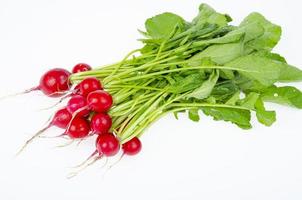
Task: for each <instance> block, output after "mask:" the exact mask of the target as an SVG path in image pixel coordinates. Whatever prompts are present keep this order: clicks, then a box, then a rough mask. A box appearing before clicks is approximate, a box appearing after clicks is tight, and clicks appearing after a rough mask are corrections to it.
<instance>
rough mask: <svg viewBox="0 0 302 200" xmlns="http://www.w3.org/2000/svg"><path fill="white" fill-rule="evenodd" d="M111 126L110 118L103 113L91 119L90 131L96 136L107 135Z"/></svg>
mask: <svg viewBox="0 0 302 200" xmlns="http://www.w3.org/2000/svg"><path fill="white" fill-rule="evenodd" d="M111 125H112V120H111V117H110V116H109V115H108V114H105V113H96V114H94V115H93V116H92V118H91V123H90V126H91V129H92V131H93V132H95V133H97V134H104V133H108V131H109V130H110V128H111Z"/></svg>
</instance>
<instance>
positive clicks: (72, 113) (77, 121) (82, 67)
mask: <svg viewBox="0 0 302 200" xmlns="http://www.w3.org/2000/svg"><path fill="white" fill-rule="evenodd" d="M88 70H91V67H90V66H89V65H87V64H84V63H80V64H77V65H76V66H74V68H73V70H72V73H79V72H84V71H88ZM70 75H71V73H70V72H68V71H67V70H65V69H60V68H56V69H51V70H49V71H48V72H46V73H45V74H44V75H43V76H42V77H41V80H40V84H39V86H38V87H35V88H33V89H31V90H28V91H26V92H29V91H34V90H40V91H42V92H43V93H44V94H45V95H47V96H49V97H61V96H63V95H65V97H66V96H67V97H70V99H69V100H68V103H67V105H66V107H64V108H62V109H59V110H58V111H57V112H56V113H55V114H54V116H53V118H52V120H51V122H50V123H49V124H48V125H47V126H46V127H45V128H44V129H42V130H41V131H39V132H38V133H37V134H35V135H34V136H33V137H32V138H31V139H30V140H28V141H27V142H26V144H28V143H29V142H31V141H32V140H33V139H34V138H36V137H38V136H40V135H41V134H42V133H43V132H44V131H45V130H46V129H48V128H49V127H51V126H56V127H59V128H62V129H65V132H64V133H63V134H62V135H60V136H68V137H69V138H70V139H73V140H76V139H85V138H86V137H88V136H90V135H93V134H97V135H98V137H97V139H96V151H95V152H94V154H93V155H95V154H98V156H99V157H102V156H107V157H109V156H114V155H116V154H117V153H118V152H119V150H120V146H121V145H120V142H119V140H118V138H117V137H116V136H115V135H114V134H113V133H112V132H110V130H111V125H112V120H111V117H110V115H109V114H108V113H107V112H108V111H109V110H110V108H111V107H112V105H113V99H112V96H111V95H110V94H109V93H108V92H106V91H104V90H103V87H102V84H101V82H100V81H99V80H98V79H96V78H94V77H89V78H86V79H84V80H82V81H81V82H80V83H78V85H76V86H75V87H73V89H71V88H72V87H71V83H70V81H69V76H70ZM24 147H25V146H24ZM122 150H123V155H124V154H126V155H135V154H137V153H139V151H140V150H141V142H140V140H139V139H138V138H137V137H135V138H133V139H131V140H130V141H128V142H127V143H124V144H122Z"/></svg>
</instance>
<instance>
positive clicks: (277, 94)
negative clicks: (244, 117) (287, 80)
mask: <svg viewBox="0 0 302 200" xmlns="http://www.w3.org/2000/svg"><path fill="white" fill-rule="evenodd" d="M261 98H262V99H263V101H268V102H273V103H278V104H282V105H289V106H293V107H296V108H300V109H302V92H301V91H300V90H299V89H297V88H295V87H291V86H284V87H276V86H272V87H269V88H267V89H266V90H265V91H264V92H263V93H262V94H261Z"/></svg>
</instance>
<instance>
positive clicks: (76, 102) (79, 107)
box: [67, 95, 89, 116]
mask: <svg viewBox="0 0 302 200" xmlns="http://www.w3.org/2000/svg"><path fill="white" fill-rule="evenodd" d="M86 107H87V102H86V98H85V97H83V96H81V95H74V96H72V97H71V98H70V99H69V101H68V103H67V110H68V111H69V112H70V113H72V114H74V113H76V114H75V115H77V116H86V115H88V114H89V110H88V108H87V109H85V108H86Z"/></svg>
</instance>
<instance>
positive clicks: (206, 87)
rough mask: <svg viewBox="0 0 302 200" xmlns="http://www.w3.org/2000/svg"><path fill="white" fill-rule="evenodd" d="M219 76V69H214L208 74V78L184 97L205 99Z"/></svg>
mask: <svg viewBox="0 0 302 200" xmlns="http://www.w3.org/2000/svg"><path fill="white" fill-rule="evenodd" d="M218 78H219V71H218V70H215V71H213V72H212V74H211V75H210V77H209V79H208V80H206V81H204V82H203V83H202V84H201V85H200V86H199V87H198V88H196V89H194V90H193V91H192V92H191V93H189V94H187V95H186V96H185V98H191V97H193V98H196V99H205V98H207V97H209V96H210V94H211V92H212V90H213V88H214V86H215V84H216V82H217V80H218Z"/></svg>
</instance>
